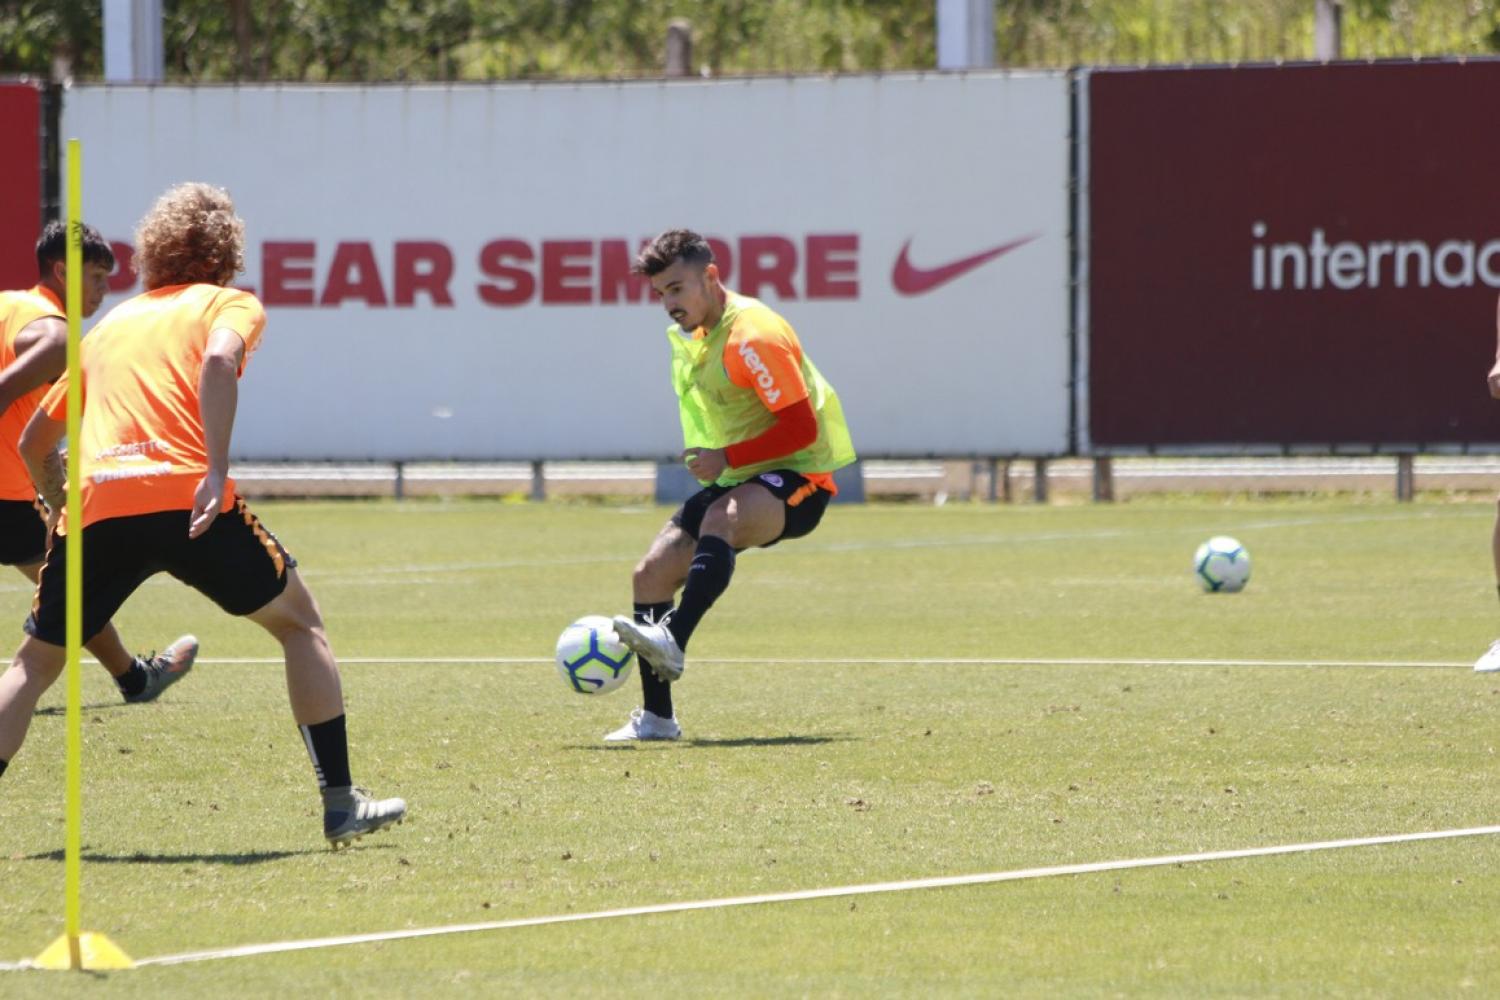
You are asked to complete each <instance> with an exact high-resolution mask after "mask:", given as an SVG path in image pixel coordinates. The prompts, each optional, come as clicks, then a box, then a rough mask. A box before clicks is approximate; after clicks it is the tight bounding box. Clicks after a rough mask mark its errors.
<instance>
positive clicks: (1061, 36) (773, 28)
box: [0, 0, 1500, 81]
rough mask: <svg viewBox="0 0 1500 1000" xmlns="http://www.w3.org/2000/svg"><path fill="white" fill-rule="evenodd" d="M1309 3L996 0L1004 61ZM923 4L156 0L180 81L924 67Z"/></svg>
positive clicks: (1309, 3) (1134, 45) (1495, 26)
mask: <svg viewBox="0 0 1500 1000" xmlns="http://www.w3.org/2000/svg"><path fill="white" fill-rule="evenodd" d="M1314 2H1315V0H1236V2H1235V3H1225V2H1223V0H997V2H996V17H995V51H996V60H997V62H998V64H999V65H1001V66H1009V67H1051V66H1069V65H1077V64H1095V65H1108V64H1118V63H1124V64H1145V63H1206V62H1265V61H1278V60H1301V59H1311V58H1312V57H1313V55H1314V52H1313V9H1314ZM101 7H102V3H101V0H4V2H3V3H0V73H5V74H16V73H28V74H33V75H38V76H49V75H55V74H57V73H58V72H66V73H70V74H71V75H73V76H74V77H76V78H79V79H97V78H99V77H100V76H102V74H103V63H104V60H103V54H102V28H101V16H102V15H101ZM935 7H936V4H935V2H934V0H163V18H164V23H163V44H164V48H165V51H166V59H165V62H166V73H167V77H168V79H169V80H174V81H218V80H237V79H238V80H295V81H323V80H339V81H358V80H460V79H461V80H486V79H550V78H589V77H594V78H597V77H635V76H655V75H659V74H660V73H661V72H662V67H663V65H664V59H665V38H666V30H667V26H668V24H670V23H671V22H672V21H673V20H676V19H684V20H686V21H688V22H689V23H690V24H691V25H692V33H693V39H694V47H693V64H694V66H695V67H696V68H697V69H698V70H699V71H700V72H701V73H703V74H704V75H710V76H719V75H731V74H742V73H814V72H857V71H880V70H899V69H923V68H930V67H931V66H932V65H933V64H934V62H935V55H934V53H935V49H936V42H935V39H936V23H935ZM1343 10H1344V54H1345V56H1346V57H1347V58H1354V59H1373V58H1388V57H1404V56H1439V55H1449V56H1451V55H1477V54H1491V53H1494V52H1497V51H1500V0H1425V2H1424V0H1345V2H1344V7H1343Z"/></svg>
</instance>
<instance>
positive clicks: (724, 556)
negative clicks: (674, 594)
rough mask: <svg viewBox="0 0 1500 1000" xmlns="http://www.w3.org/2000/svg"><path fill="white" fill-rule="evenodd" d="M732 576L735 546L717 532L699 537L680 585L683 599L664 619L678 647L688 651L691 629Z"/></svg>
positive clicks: (694, 627)
mask: <svg viewBox="0 0 1500 1000" xmlns="http://www.w3.org/2000/svg"><path fill="white" fill-rule="evenodd" d="M732 576H734V546H732V545H730V544H729V543H728V542H726V541H725V540H724V539H722V538H720V537H718V536H717V535H704V536H703V537H702V538H700V539H698V549H697V551H696V552H694V553H693V565H692V566H691V567H690V568H689V569H688V575H687V583H686V584H685V585H683V588H682V600H681V601H679V602H678V604H677V610H676V611H675V612H673V614H672V620H671V621H669V622H667V628H668V629H669V630H670V631H671V633H672V638H674V639H676V640H677V647H678V648H679V649H681V650H684V651H686V650H687V644H688V640H689V639H691V638H692V637H693V630H694V629H696V628H697V627H698V621H699V619H701V618H702V617H703V616H704V615H705V614H707V613H708V609H709V608H711V607H713V606H714V601H717V600H718V599H719V595H720V594H722V593H724V590H725V589H726V588H727V587H728V586H729V578H730V577H732Z"/></svg>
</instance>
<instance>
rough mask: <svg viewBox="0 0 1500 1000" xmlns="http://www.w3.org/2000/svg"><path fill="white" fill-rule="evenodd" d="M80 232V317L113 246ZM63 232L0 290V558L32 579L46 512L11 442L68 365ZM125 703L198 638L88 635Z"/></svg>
mask: <svg viewBox="0 0 1500 1000" xmlns="http://www.w3.org/2000/svg"><path fill="white" fill-rule="evenodd" d="M80 235H81V236H82V237H83V240H82V242H83V275H82V278H83V281H82V282H81V284H82V286H83V315H84V318H87V317H89V316H92V315H94V312H95V311H96V310H97V309H98V308H99V304H100V303H101V302H103V301H104V295H105V292H106V291H107V290H108V278H109V272H110V270H111V269H112V268H113V267H114V266H115V255H114V251H112V250H110V248H109V244H108V243H106V242H105V241H104V238H103V237H102V236H100V235H99V233H98V231H97V230H95V229H94V228H92V227H91V226H84V227H83V228H82V232H81V234H80ZM67 250H68V244H67V231H66V229H65V227H64V226H63V224H62V223H60V222H52V223H48V225H47V226H46V228H45V229H43V230H42V235H41V237H40V238H39V239H38V240H37V241H36V264H37V270H38V272H39V277H38V280H37V283H36V285H35V286H34V287H32V288H30V289H28V290H26V291H14V292H0V563H3V564H5V565H7V566H14V567H16V569H18V570H20V571H21V573H22V575H23V576H25V577H26V579H28V580H30V581H31V582H32V583H36V582H37V578H38V576H39V575H40V574H41V570H42V559H43V557H44V556H45V555H46V553H47V514H48V512H47V511H46V510H45V509H44V508H43V507H42V505H41V504H39V503H37V497H36V487H34V486H32V484H31V475H30V473H28V472H27V471H26V464H25V463H24V462H22V461H21V455H20V452H19V451H18V450H17V444H18V442H19V441H20V438H21V431H23V430H25V428H26V422H27V421H29V420H30V419H31V415H32V414H33V413H35V412H36V408H37V404H39V403H40V402H41V401H42V395H43V394H44V393H45V392H46V390H47V385H48V383H50V382H52V381H54V380H55V379H56V378H57V377H58V376H59V375H61V374H62V373H63V369H64V368H65V367H67V363H68V322H67V319H66V314H65V313H64V310H63V298H64V297H65V296H66V294H67V287H68V273H67ZM88 651H89V652H90V653H92V654H94V657H95V658H96V659H98V661H99V662H100V663H101V664H103V665H104V668H105V669H106V670H108V671H109V673H110V675H111V676H112V677H113V678H114V680H115V685H116V686H117V687H118V688H119V689H120V694H121V696H122V697H124V699H125V700H126V701H127V702H129V703H131V704H142V703H144V702H148V701H155V700H156V699H157V697H158V696H160V695H161V693H162V692H163V691H165V690H166V689H167V688H169V687H171V686H172V685H173V684H175V683H176V682H177V681H179V680H181V679H182V678H183V677H184V676H186V675H187V672H188V671H189V670H191V669H192V668H193V660H194V659H196V658H197V656H198V640H197V639H194V638H193V637H192V636H190V635H185V636H183V637H182V638H180V639H178V640H177V641H176V642H174V643H172V644H171V645H170V646H168V647H167V648H166V650H165V651H164V652H162V653H161V654H160V655H158V654H156V653H148V654H146V655H145V656H132V655H130V653H129V651H127V650H126V649H125V645H124V643H122V642H121V641H120V634H119V633H118V632H116V631H115V627H114V626H113V625H112V624H110V623H109V622H105V623H104V626H103V627H102V628H101V629H100V630H99V632H98V634H97V635H95V636H94V637H93V638H91V639H90V640H89V641H88Z"/></svg>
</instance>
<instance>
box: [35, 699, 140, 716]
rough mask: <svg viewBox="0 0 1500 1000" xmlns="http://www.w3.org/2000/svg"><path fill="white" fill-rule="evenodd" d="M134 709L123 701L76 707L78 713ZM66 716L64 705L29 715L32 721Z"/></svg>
mask: <svg viewBox="0 0 1500 1000" xmlns="http://www.w3.org/2000/svg"><path fill="white" fill-rule="evenodd" d="M134 707H136V706H134V705H127V704H126V703H125V702H123V701H104V702H99V703H98V704H95V705H79V706H78V710H79V711H80V712H107V711H109V710H110V709H116V708H134ZM67 714H68V706H66V705H48V706H47V707H46V708H38V709H36V710H35V711H33V712H32V713H31V717H32V718H33V719H34V718H36V717H37V716H39V715H67Z"/></svg>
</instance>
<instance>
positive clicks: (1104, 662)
mask: <svg viewBox="0 0 1500 1000" xmlns="http://www.w3.org/2000/svg"><path fill="white" fill-rule="evenodd" d="M338 661H339V663H340V664H342V665H344V666H352V665H361V666H370V665H375V664H403V665H408V666H410V665H430V666H464V665H471V666H496V665H500V666H504V665H508V664H532V665H534V664H539V663H551V662H552V660H551V659H550V658H548V657H545V656H340V657H339V658H338ZM197 662H198V664H200V665H203V664H254V665H263V666H280V665H281V664H282V660H281V658H280V657H230V656H226V657H218V658H209V657H199V658H198V660H197ZM693 662H694V663H719V664H738V665H742V666H743V665H755V664H766V665H768V666H853V665H855V664H860V665H873V666H928V667H966V666H976V667H1296V668H1304V669H1306V668H1318V667H1363V668H1369V669H1376V668H1385V667H1408V668H1424V669H1425V668H1446V669H1452V668H1456V667H1464V668H1466V669H1467V668H1469V667H1471V666H1472V664H1471V663H1469V662H1467V661H1464V662H1460V661H1457V660H1454V661H1445V660H1177V659H1132V658H1121V659H1115V658H1108V657H1097V658H1096V657H1027V656H1018V657H989V656H984V657H978V656H976V657H963V656H957V657H930V656H918V657H901V656H828V657H817V656H812V657H802V658H790V657H774V656H702V657H694V658H693Z"/></svg>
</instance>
